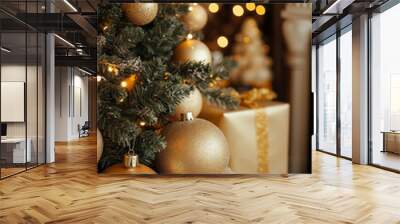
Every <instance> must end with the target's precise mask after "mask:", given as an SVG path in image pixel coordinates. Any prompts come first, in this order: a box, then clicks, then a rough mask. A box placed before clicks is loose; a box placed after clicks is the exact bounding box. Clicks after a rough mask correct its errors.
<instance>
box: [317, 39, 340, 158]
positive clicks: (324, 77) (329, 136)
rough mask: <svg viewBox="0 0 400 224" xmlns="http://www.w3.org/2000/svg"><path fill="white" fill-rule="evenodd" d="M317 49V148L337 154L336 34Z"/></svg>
mask: <svg viewBox="0 0 400 224" xmlns="http://www.w3.org/2000/svg"><path fill="white" fill-rule="evenodd" d="M317 51H318V52H317V54H318V59H317V63H318V77H317V79H318V84H317V85H318V86H317V88H318V89H317V91H318V97H317V101H318V102H317V104H318V111H317V113H318V122H317V123H318V125H317V149H319V150H322V151H326V152H329V153H334V154H336V92H337V91H336V76H337V75H336V36H333V37H331V38H329V39H328V40H327V41H326V42H324V43H322V44H320V45H319V47H318V50H317Z"/></svg>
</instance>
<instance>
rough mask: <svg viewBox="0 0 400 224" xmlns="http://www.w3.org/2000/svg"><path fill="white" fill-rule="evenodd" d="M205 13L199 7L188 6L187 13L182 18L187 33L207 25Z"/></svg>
mask: <svg viewBox="0 0 400 224" xmlns="http://www.w3.org/2000/svg"><path fill="white" fill-rule="evenodd" d="M207 17H208V14H207V11H206V10H205V9H204V8H203V7H202V6H201V5H190V6H189V12H188V13H186V14H185V15H184V16H182V22H183V23H184V24H185V25H186V28H187V29H188V30H189V31H199V30H201V29H203V28H204V26H205V25H206V24H207Z"/></svg>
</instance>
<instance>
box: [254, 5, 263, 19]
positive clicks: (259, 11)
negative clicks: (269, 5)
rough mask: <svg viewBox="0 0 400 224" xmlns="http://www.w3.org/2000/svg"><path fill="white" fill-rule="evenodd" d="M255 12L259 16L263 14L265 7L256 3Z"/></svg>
mask: <svg viewBox="0 0 400 224" xmlns="http://www.w3.org/2000/svg"><path fill="white" fill-rule="evenodd" d="M256 13H257V14H258V15H260V16H262V15H264V14H265V7H264V6H262V5H257V7H256Z"/></svg>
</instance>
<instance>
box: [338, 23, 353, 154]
mask: <svg viewBox="0 0 400 224" xmlns="http://www.w3.org/2000/svg"><path fill="white" fill-rule="evenodd" d="M339 52H340V57H339V58H340V155H341V156H344V157H347V158H351V157H352V148H351V146H352V97H353V94H352V74H353V72H352V32H351V26H350V27H348V28H346V29H345V30H344V31H343V33H342V35H341V36H340V50H339Z"/></svg>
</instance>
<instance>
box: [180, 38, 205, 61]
mask: <svg viewBox="0 0 400 224" xmlns="http://www.w3.org/2000/svg"><path fill="white" fill-rule="evenodd" d="M173 60H174V61H175V62H177V63H186V62H189V61H195V62H203V63H205V64H210V63H211V52H210V50H209V49H208V47H207V45H205V44H204V43H203V42H201V41H199V40H185V41H183V42H182V43H180V44H178V46H176V48H175V51H174V57H173Z"/></svg>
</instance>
